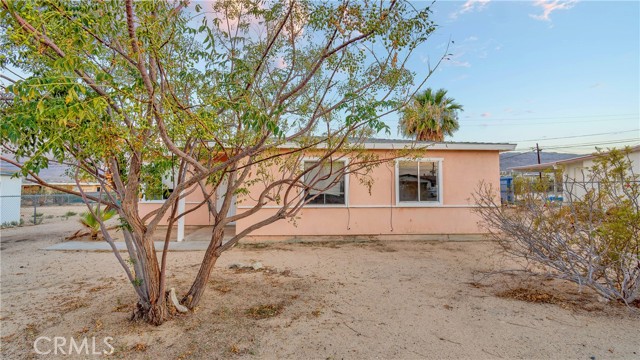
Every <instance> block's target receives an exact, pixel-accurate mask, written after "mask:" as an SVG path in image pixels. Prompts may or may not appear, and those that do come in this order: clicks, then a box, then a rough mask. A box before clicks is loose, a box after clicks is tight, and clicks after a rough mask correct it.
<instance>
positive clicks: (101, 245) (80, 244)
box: [44, 241, 209, 251]
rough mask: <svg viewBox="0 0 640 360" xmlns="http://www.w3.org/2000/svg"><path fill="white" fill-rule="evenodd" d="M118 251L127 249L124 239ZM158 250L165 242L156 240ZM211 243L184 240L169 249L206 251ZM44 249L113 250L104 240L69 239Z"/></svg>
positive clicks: (171, 244)
mask: <svg viewBox="0 0 640 360" xmlns="http://www.w3.org/2000/svg"><path fill="white" fill-rule="evenodd" d="M115 244H116V248H117V249H118V251H127V248H126V245H125V243H124V242H122V241H118V242H116V243H115ZM154 244H155V247H156V251H162V248H163V247H164V242H162V241H154ZM208 245H209V242H208V241H182V242H175V241H172V242H170V243H169V251H205V250H206V249H207V246H208ZM44 250H58V251H111V246H110V245H109V244H108V243H106V242H104V241H67V242H63V243H59V244H55V245H52V246H49V247H47V248H45V249H44Z"/></svg>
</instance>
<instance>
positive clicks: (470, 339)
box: [0, 218, 640, 359]
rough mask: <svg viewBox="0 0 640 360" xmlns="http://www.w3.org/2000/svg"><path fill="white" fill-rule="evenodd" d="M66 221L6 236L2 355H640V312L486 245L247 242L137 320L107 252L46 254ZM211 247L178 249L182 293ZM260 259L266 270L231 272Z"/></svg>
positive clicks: (67, 226) (175, 283) (173, 259)
mask: <svg viewBox="0 0 640 360" xmlns="http://www.w3.org/2000/svg"><path fill="white" fill-rule="evenodd" d="M58 219H59V220H58V221H57V222H52V223H49V224H43V225H38V226H30V227H23V228H14V229H3V230H2V238H1V242H0V245H1V248H2V252H1V258H0V260H1V263H2V265H1V270H2V276H1V286H2V287H1V300H2V307H1V315H0V316H1V322H2V333H1V336H2V358H4V359H17V358H39V357H38V355H36V354H35V353H34V351H33V340H34V339H36V338H37V337H39V336H47V337H50V338H53V337H55V336H61V337H66V338H69V337H74V339H76V340H81V339H83V338H84V337H87V338H89V339H91V338H92V337H94V336H95V337H96V338H97V339H98V344H97V349H98V350H101V349H104V348H105V347H104V346H102V347H100V342H101V341H102V339H103V338H104V337H106V336H110V337H112V338H113V340H112V342H111V343H112V344H113V346H114V347H115V352H114V354H113V355H111V358H127V359H129V358H133V359H191V358H194V359H195V358H205V359H215V358H278V359H280V358H293V359H311V358H313V359H342V358H347V359H351V358H356V359H357V358H361V359H370V358H384V359H415V358H468V359H491V358H554V359H557V358H577V359H590V358H595V359H610V358H628V359H632V358H640V335H638V325H639V324H640V321H639V320H640V315H639V314H638V313H637V310H630V309H628V308H625V307H622V306H619V305H613V306H610V305H606V304H604V303H601V302H599V301H598V299H597V298H596V297H595V296H594V295H593V294H591V293H589V292H588V291H583V292H578V289H577V288H576V287H575V286H573V285H571V284H566V283H561V282H557V281H550V280H545V279H542V278H538V277H525V276H522V275H506V274H503V275H494V276H490V277H484V276H483V275H482V272H485V271H496V270H501V269H505V268H508V267H511V266H513V264H511V263H509V262H504V261H503V260H501V258H500V257H499V256H496V254H495V247H494V245H493V244H492V243H490V242H475V243H472V242H464V243H444V242H353V243H334V242H329V243H297V244H282V243H278V244H268V245H262V244H247V245H242V244H241V245H240V246H238V247H236V248H234V249H233V250H231V251H229V252H228V253H226V254H225V255H224V256H223V258H222V259H221V260H220V262H219V264H218V265H217V267H216V270H215V272H214V274H213V276H212V279H211V282H210V286H209V289H208V292H207V293H206V297H205V299H203V301H202V304H201V306H200V307H199V308H198V309H197V311H196V312H195V313H192V314H189V315H186V316H178V317H176V318H175V319H173V320H172V321H169V322H168V323H166V324H164V325H162V326H160V327H153V326H148V325H146V324H140V323H131V322H129V320H128V316H129V312H130V310H131V306H132V303H133V302H134V293H133V290H132V289H131V288H130V286H129V285H128V284H127V282H126V280H125V276H124V274H123V272H122V270H121V269H119V268H118V264H117V263H116V260H115V258H114V256H113V255H112V254H111V253H85V252H53V251H44V250H41V249H42V248H43V247H46V246H48V245H51V244H54V243H56V242H60V241H62V238H63V237H64V236H65V235H68V234H69V233H70V232H72V231H74V230H76V229H77V225H76V224H77V218H76V219H75V220H74V219H73V218H71V219H68V220H64V218H58ZM202 255H203V254H202V253H201V252H181V253H179V252H174V253H170V256H169V258H170V260H169V272H168V280H169V285H170V286H171V287H175V288H176V289H177V290H178V293H182V292H185V291H186V290H187V289H188V286H189V281H190V280H191V279H192V278H193V276H194V275H195V273H196V271H197V269H198V263H199V261H200V259H201V256H202ZM251 261H260V262H262V263H263V264H264V265H265V267H266V268H265V269H262V270H259V271H239V270H231V269H228V268H227V266H228V265H229V264H231V263H234V262H245V263H248V262H251ZM532 301H533V302H532ZM42 344H43V346H42V349H43V350H47V349H51V348H52V346H51V345H50V343H49V344H48V343H42ZM47 345H49V347H47ZM68 358H74V357H73V356H71V357H68ZM78 358H80V357H78ZM82 358H86V356H82Z"/></svg>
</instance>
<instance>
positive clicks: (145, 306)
mask: <svg viewBox="0 0 640 360" xmlns="http://www.w3.org/2000/svg"><path fill="white" fill-rule="evenodd" d="M132 235H133V240H134V242H135V244H136V249H137V252H136V255H137V257H138V259H137V260H136V265H138V266H136V270H137V271H136V274H135V277H136V282H137V283H134V284H133V286H139V287H141V290H142V293H143V295H144V297H141V298H139V299H138V303H137V304H136V308H135V309H134V311H133V315H132V317H131V319H132V320H142V321H145V322H147V323H149V324H152V325H160V324H162V323H163V322H165V321H166V320H168V319H169V317H170V312H169V309H168V307H167V294H166V293H164V294H160V290H159V289H160V267H159V265H158V258H157V256H156V252H155V248H154V246H153V239H152V238H151V236H150V235H145V234H143V233H142V232H137V233H136V232H134V233H133V234H132ZM138 272H141V273H138Z"/></svg>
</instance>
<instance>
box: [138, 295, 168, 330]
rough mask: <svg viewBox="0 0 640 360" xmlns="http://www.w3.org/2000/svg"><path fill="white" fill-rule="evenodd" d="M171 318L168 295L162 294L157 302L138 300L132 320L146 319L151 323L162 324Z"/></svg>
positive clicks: (145, 320)
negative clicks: (150, 302)
mask: <svg viewBox="0 0 640 360" xmlns="http://www.w3.org/2000/svg"><path fill="white" fill-rule="evenodd" d="M168 319H169V308H168V307H167V301H166V295H165V296H162V297H161V298H160V299H158V301H157V302H156V303H155V304H149V303H144V302H142V301H138V303H137V304H136V307H135V309H134V310H133V314H132V315H131V320H140V321H144V322H146V323H148V324H151V325H156V326H158V325H162V324H163V323H164V322H165V321H167V320H168Z"/></svg>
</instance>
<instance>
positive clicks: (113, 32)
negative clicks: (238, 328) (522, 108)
mask: <svg viewBox="0 0 640 360" xmlns="http://www.w3.org/2000/svg"><path fill="white" fill-rule="evenodd" d="M0 2H1V11H2V19H1V22H2V29H3V30H2V33H1V34H0V46H1V48H2V54H3V55H2V57H0V66H1V67H2V69H3V81H4V83H5V84H8V85H7V86H4V88H5V89H6V92H7V93H11V94H13V96H9V97H10V98H11V99H10V101H7V102H3V105H2V107H1V108H0V111H1V116H2V123H1V124H0V136H1V140H2V146H3V151H8V152H10V153H12V154H13V155H14V156H15V157H16V158H17V159H19V161H13V160H11V159H10V158H8V157H5V158H3V160H5V161H10V162H13V163H14V164H16V165H17V166H20V167H21V168H22V173H23V174H24V175H29V176H30V178H32V179H33V181H35V182H38V183H40V184H41V185H44V186H48V187H50V188H53V189H58V190H60V191H65V192H70V193H75V194H77V195H79V196H82V197H83V199H84V200H85V202H86V203H87V205H88V210H89V211H91V212H95V211H100V210H99V209H98V210H96V208H95V207H92V206H90V205H89V204H90V203H91V202H97V203H98V204H99V205H100V207H102V208H105V207H108V208H111V209H115V210H116V211H117V214H118V216H119V218H120V223H121V225H120V226H119V228H120V229H119V230H121V231H122V233H123V234H124V241H125V242H126V247H127V250H128V254H127V255H128V259H125V258H123V257H122V256H121V255H120V253H119V252H118V251H117V250H116V247H115V243H114V240H113V237H112V236H111V234H110V233H109V231H108V229H107V226H106V225H105V224H104V222H101V224H100V225H101V232H102V235H103V237H104V239H105V241H107V242H108V243H109V244H110V245H111V246H112V248H113V252H114V254H115V256H116V257H117V260H118V261H119V263H120V264H121V265H122V268H123V269H124V271H125V272H126V274H127V276H128V279H129V281H130V282H131V284H132V285H133V287H134V289H135V292H136V294H137V307H136V310H135V312H134V315H133V317H134V318H137V319H144V320H145V321H148V322H150V323H153V324H161V323H162V322H164V321H166V320H167V319H168V318H169V317H170V314H169V310H168V309H169V307H168V306H167V302H168V300H167V293H168V292H167V284H166V282H167V279H166V277H165V271H166V267H167V256H168V253H167V249H168V241H169V238H170V237H171V231H172V225H173V224H175V223H176V221H177V220H178V219H179V218H180V217H183V216H185V215H186V214H188V213H189V212H192V211H195V210H196V209H198V208H206V209H208V211H209V212H210V216H211V219H212V221H213V229H212V232H211V238H210V243H209V246H208V248H207V250H206V252H205V253H204V256H203V259H202V263H201V266H200V270H199V272H198V274H197V276H196V278H195V279H194V281H193V284H192V285H191V287H190V289H189V290H188V292H186V295H185V296H184V297H183V298H182V301H181V302H182V304H183V305H185V306H186V307H187V308H190V309H192V308H194V307H195V306H196V305H197V304H198V302H199V301H200V299H201V297H202V295H203V292H204V289H205V285H206V283H207V281H208V279H209V275H210V273H211V271H212V268H213V267H214V265H215V263H216V260H217V259H218V257H219V256H220V255H221V253H222V252H224V251H225V250H228V249H230V248H231V247H232V246H233V245H234V244H235V243H236V242H237V241H238V240H240V239H241V238H243V237H244V236H246V235H247V234H249V233H250V232H251V231H253V230H255V229H257V228H259V227H261V226H265V225H268V224H270V223H273V222H275V221H278V220H282V219H287V218H292V217H295V216H296V214H298V212H299V210H300V209H301V208H302V206H304V204H305V203H307V202H308V201H311V200H312V199H311V198H310V197H309V196H305V194H308V193H309V192H308V191H307V190H308V189H310V188H317V186H318V185H317V184H323V186H327V187H329V186H332V185H333V184H331V183H328V182H327V181H326V180H327V179H326V178H318V176H315V177H314V176H309V174H319V173H320V172H319V171H316V170H315V168H316V167H319V166H325V165H326V164H327V163H330V162H332V161H335V160H336V159H340V158H342V157H349V158H350V161H349V162H348V165H347V166H344V167H341V168H340V169H337V170H336V174H332V175H331V179H337V178H339V176H341V175H344V174H345V173H355V174H357V175H358V176H363V177H364V176H366V174H367V172H368V170H369V169H370V168H371V167H372V166H376V165H377V164H378V163H379V162H381V161H384V160H385V159H381V158H378V157H374V156H371V154H368V153H365V152H363V151H361V149H362V143H363V141H364V140H365V139H366V138H367V137H369V136H372V135H374V134H376V133H377V132H380V131H383V130H387V131H388V127H387V126H386V125H385V124H384V123H383V122H382V121H381V120H380V118H381V117H382V116H384V115H386V114H388V113H391V112H395V111H398V110H399V109H400V108H402V106H403V105H404V104H406V102H407V101H408V99H410V98H411V96H412V95H413V94H414V93H415V91H416V90H417V89H418V88H419V87H420V86H421V85H422V84H423V83H424V81H425V80H426V77H428V75H429V74H430V72H429V74H423V75H424V76H422V77H421V78H416V76H415V74H414V73H412V72H411V71H409V70H407V69H406V68H405V64H406V61H407V59H408V58H409V57H410V56H411V54H412V53H413V51H414V50H415V49H416V47H417V46H418V45H419V44H421V43H423V42H424V41H426V39H427V37H428V36H429V34H430V33H431V32H432V31H434V29H435V27H434V24H433V23H432V22H431V20H430V19H429V13H430V12H429V9H428V8H425V9H415V8H414V7H413V5H411V4H409V3H407V2H404V1H396V0H393V1H391V2H388V3H386V2H382V3H380V2H370V1H365V2H357V3H356V2H350V1H343V2H332V1H302V0H291V1H285V2H280V1H259V0H219V1H216V2H213V3H207V5H206V7H204V8H203V7H202V6H201V5H199V4H197V5H195V6H191V5H189V4H188V3H187V2H183V1H180V2H163V1H143V2H135V3H134V2H133V1H132V0H128V1H125V2H124V3H123V2H121V1H101V2H93V1H73V2H66V1H41V2H37V3H36V2H33V1H9V0H0ZM5 70H6V71H5ZM11 74H13V75H11ZM309 152H313V154H314V156H315V157H317V158H318V159H319V161H318V162H317V163H316V166H312V167H303V166H300V163H301V161H302V158H303V156H304V154H305V153H309ZM50 162H58V163H64V164H67V165H69V166H70V167H71V168H72V169H74V175H75V178H76V180H77V181H80V180H81V179H89V180H92V181H96V182H99V183H100V184H101V189H104V193H103V194H102V197H99V196H90V195H89V194H86V193H83V192H82V191H80V192H75V191H69V190H65V189H61V188H57V187H56V186H55V184H49V183H47V182H46V181H44V180H43V179H41V178H40V177H38V172H39V171H40V170H41V169H42V168H45V167H47V166H48V164H49V163H50ZM274 166H275V167H277V168H278V170H279V171H278V173H277V176H273V175H272V174H271V175H269V174H267V173H266V172H265V171H264V169H267V168H273V167H274ZM167 174H169V175H170V176H171V177H172V178H173V180H172V181H173V192H172V193H170V194H167V195H168V197H167V199H166V200H165V202H164V203H163V204H162V206H160V207H159V208H157V209H156V210H154V211H152V212H151V213H149V214H146V215H144V216H143V215H142V214H141V213H140V211H139V208H138V203H139V201H140V198H141V194H143V193H145V192H149V191H153V190H154V189H156V190H157V189H159V188H160V187H161V185H162V184H161V181H160V179H162V177H163V176H165V175H167ZM257 182H260V183H261V184H262V189H263V190H262V192H261V194H260V196H259V198H258V199H257V201H256V205H255V206H254V207H252V208H250V209H244V211H243V212H240V213H238V214H231V213H230V212H229V209H230V208H231V205H232V201H233V198H234V196H237V197H239V198H240V199H241V198H242V196H245V195H246V194H247V187H248V186H252V185H253V184H255V183H257ZM223 184H225V186H226V191H225V192H224V193H220V191H219V189H220V188H221V186H222V185H223ZM319 190H322V189H319ZM194 192H197V193H200V194H201V196H202V198H203V199H204V200H203V201H202V202H201V203H200V204H198V205H196V206H191V207H189V208H187V209H186V210H181V209H180V208H179V206H178V204H179V200H180V199H182V198H184V197H185V196H187V195H188V194H191V193H194ZM239 201H240V200H239ZM266 204H277V205H278V206H279V208H278V210H277V211H276V212H275V213H274V214H273V215H272V216H269V217H267V218H265V219H262V220H261V221H259V222H257V223H255V224H253V225H252V226H250V227H249V228H248V229H246V230H245V231H242V232H240V233H238V234H236V235H235V236H234V237H233V238H232V239H231V240H230V241H228V242H223V233H224V228H225V226H226V225H227V224H229V223H231V222H234V221H237V220H240V219H243V218H245V217H247V216H251V215H253V214H255V213H256V212H258V211H259V210H260V209H261V208H262V207H264V206H265V205H266ZM96 218H97V219H100V217H96ZM166 219H168V220H166ZM160 225H169V226H167V227H166V233H165V234H164V237H165V242H164V247H163V249H162V252H161V257H160V259H158V257H157V256H156V250H157V249H155V247H154V242H153V241H152V237H153V235H154V234H156V233H157V232H159V231H164V229H165V228H162V227H159V226H160Z"/></svg>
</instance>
